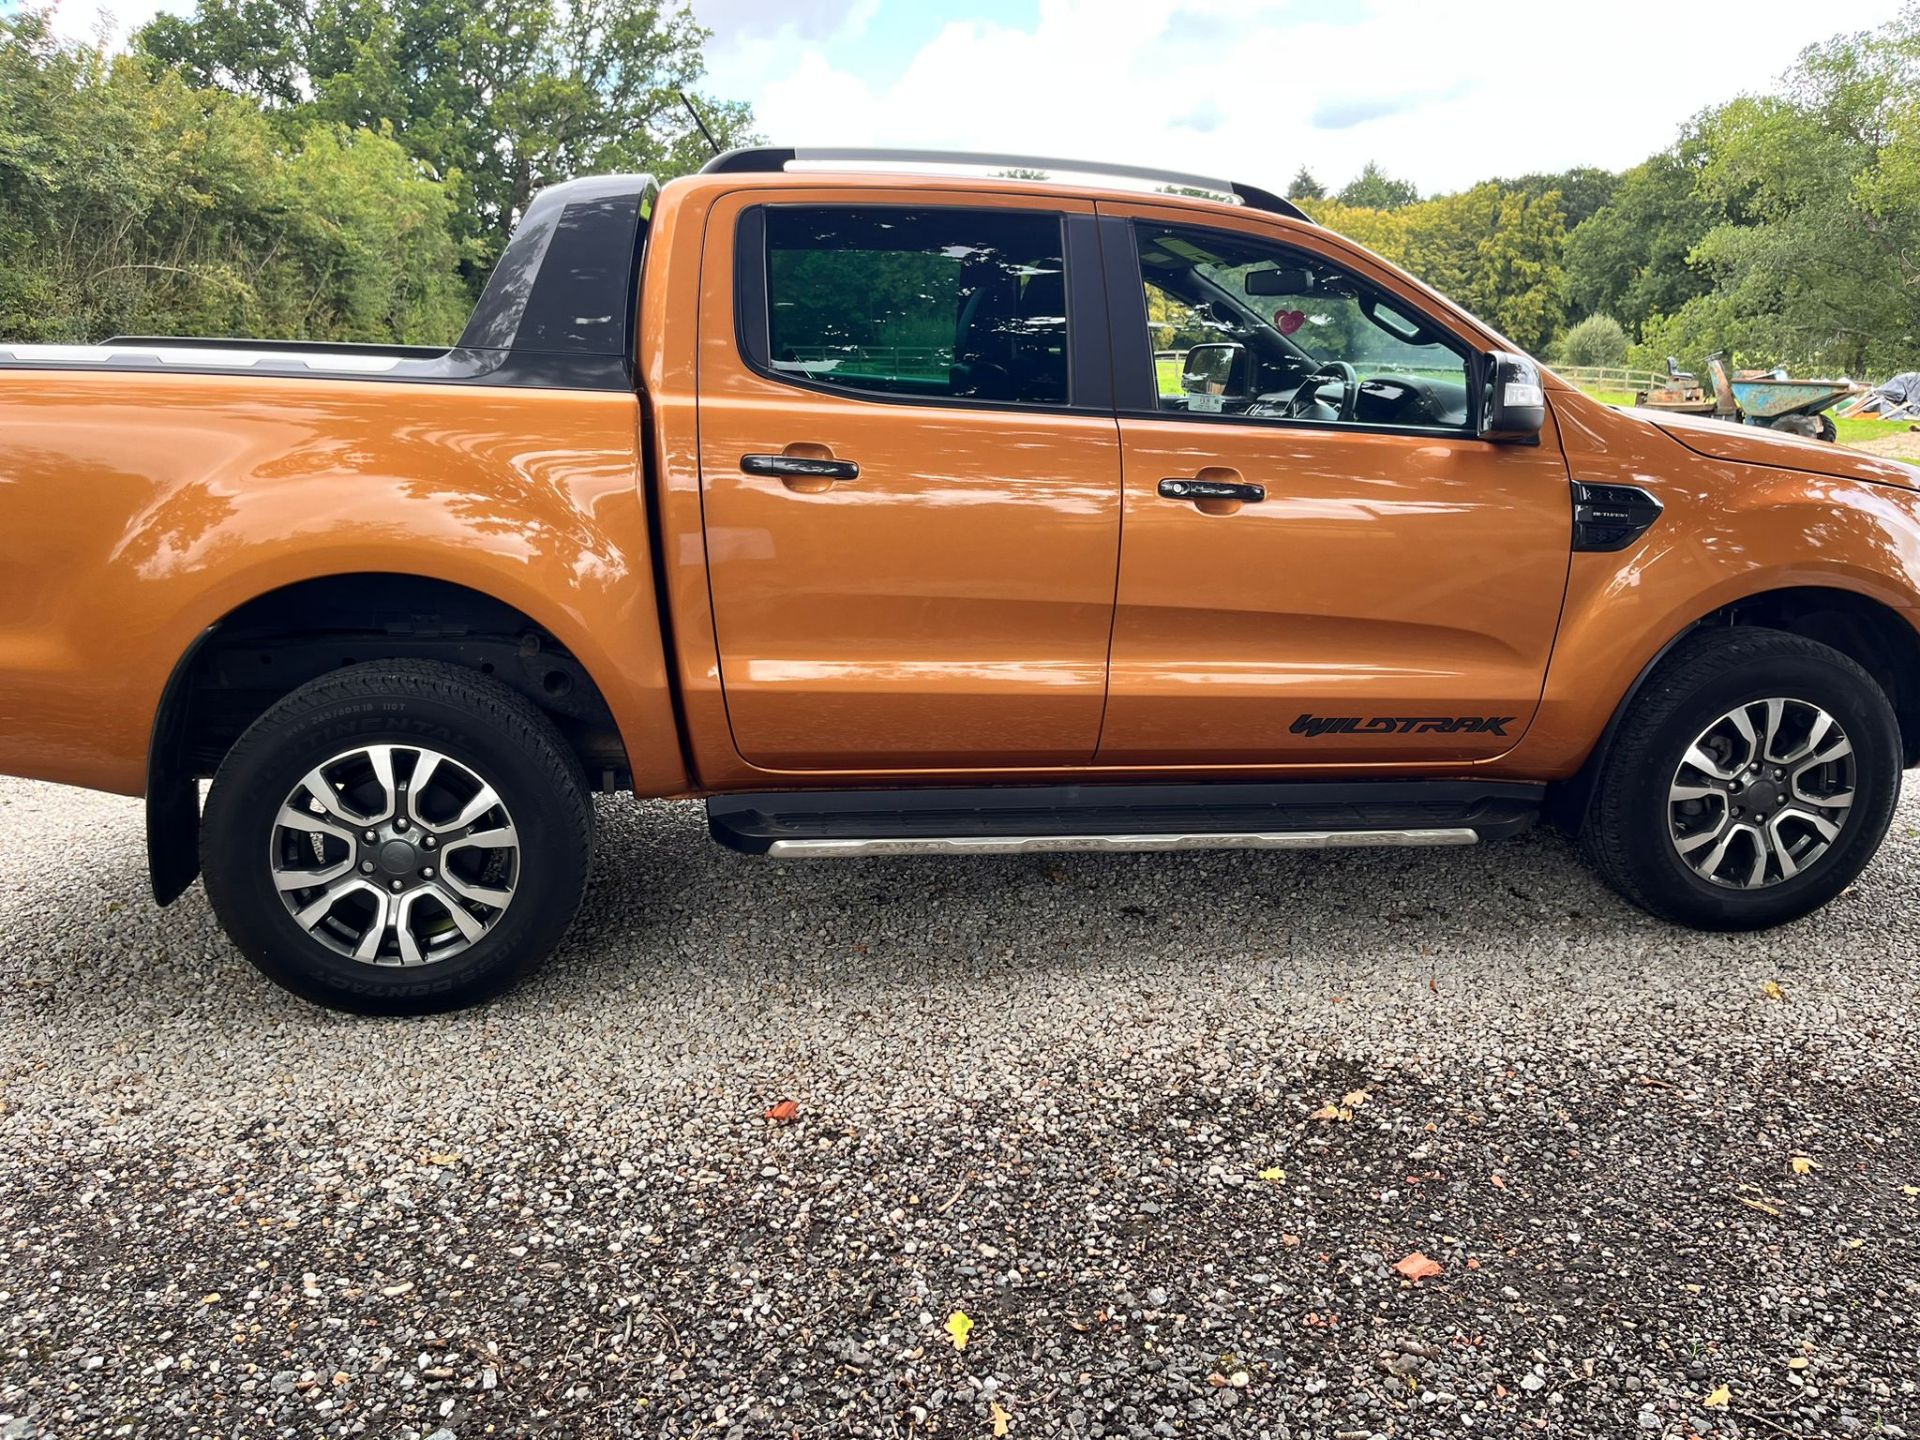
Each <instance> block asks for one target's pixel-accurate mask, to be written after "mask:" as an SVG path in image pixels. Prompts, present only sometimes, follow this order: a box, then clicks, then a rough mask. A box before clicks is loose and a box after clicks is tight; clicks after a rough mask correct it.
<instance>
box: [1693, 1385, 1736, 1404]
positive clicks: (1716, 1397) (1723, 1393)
mask: <svg viewBox="0 0 1920 1440" xmlns="http://www.w3.org/2000/svg"><path fill="white" fill-rule="evenodd" d="M1732 1399H1733V1392H1732V1391H1731V1390H1729V1389H1727V1387H1726V1386H1724V1385H1720V1386H1716V1387H1715V1389H1714V1392H1713V1393H1712V1394H1711V1395H1709V1396H1707V1398H1706V1399H1704V1400H1702V1401H1701V1402H1700V1403H1701V1404H1702V1405H1704V1406H1706V1407H1707V1409H1709V1410H1724V1409H1726V1408H1727V1404H1728V1402H1729V1401H1731V1400H1732Z"/></svg>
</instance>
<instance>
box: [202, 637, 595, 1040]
mask: <svg viewBox="0 0 1920 1440" xmlns="http://www.w3.org/2000/svg"><path fill="white" fill-rule="evenodd" d="M591 848H592V807H591V804H590V803H589V800H588V797H587V790H586V784H585V781H584V779H583V777H582V775H581V773H580V767H579V764H578V762H577V761H576V760H575V759H574V757H573V754H572V752H571V751H570V750H569V749H568V748H567V745H566V743H565V741H563V740H562V739H561V737H560V735H559V733H558V732H557V731H556V730H555V729H554V728H553V725H552V723H551V722H550V721H549V720H548V719H547V718H546V717H545V716H544V715H542V714H541V713H540V712H539V711H538V710H537V709H535V708H534V707H533V706H532V705H530V704H528V703H527V701H526V700H524V699H522V698H521V697H520V696H518V695H516V694H515V693H514V692H513V691H511V690H509V689H507V687H506V686H504V685H501V684H499V683H498V682H496V681H494V680H490V679H487V678H486V677H484V676H480V675H476V674H474V673H473V672H472V671H469V670H463V669H461V668H459V667H457V666H452V665H441V664H435V663H432V662H429V661H419V660H394V661H377V662H373V663H370V664H365V665H355V666H351V667H349V668H347V669H344V670H340V671H338V672H336V673H334V674H331V675H328V676H325V677H324V678H322V679H319V680H316V681H314V682H313V683H312V684H309V685H305V686H302V687H301V688H300V689H298V690H296V691H294V692H293V693H292V694H291V695H288V696H286V697H285V698H284V699H282V700H281V701H280V702H279V703H277V704H276V705H274V707H273V708H272V709H270V710H268V711H267V713H266V714H264V715H262V716H261V717H260V719H259V720H257V721H256V722H255V723H254V724H253V725H252V727H251V728H249V729H248V730H247V732H246V734H244V735H243V736H241V738H240V740H239V742H238V743H237V744H236V745H235V746H234V747H233V749H232V750H231V751H230V752H229V753H228V755H227V757H226V759H225V760H224V761H223V762H222V763H221V766H220V769H219V772H218V774H217V775H216V776H215V777H214V782H213V789H212V792H211V794H210V795H209V796H208V799H207V811H206V818H205V823H204V825H203V827H202V832H201V867H202V869H203V870H204V872H205V874H206V882H207V893H208V895H209V896H210V897H211V899H212V901H213V907H214V910H215V912H216V913H217V914H218V915H219V917H220V921H221V924H222V925H224V926H225V927H226V931H227V934H228V935H229V936H231V937H232V939H233V942H234V943H235V944H236V945H238V946H239V947H240V949H241V951H242V952H243V953H244V954H245V955H246V957H247V958H248V959H249V960H251V961H252V962H253V963H254V964H255V965H256V966H258V967H259V968H260V970H261V971H262V972H264V973H265V974H266V975H267V976H268V977H269V978H270V979H272V980H274V981H275V982H276V983H278V984H280V985H282V986H284V987H286V988H287V989H288V990H291V991H293V992H294V993H295V994H296V995H301V996H304V997H306V998H307V999H309V1000H313V1001H316V1002H317V1003H319V1004H322V1005H328V1006H332V1007H334V1008H335V1009H340V1010H352V1011H357V1012H359V1013H362V1014H380V1015H398V1014H417V1013H422V1012H427V1011H437V1010H452V1009H457V1008H459V1007H461V1006H465V1005H471V1004H474V1003H476V1002H478V1001H481V1000H485V999H488V998H490V997H492V996H494V995H497V994H499V993H500V992H501V991H503V990H505V989H506V988H507V987H508V986H510V985H512V984H513V983H514V982H515V981H517V980H519V979H520V978H521V977H522V976H524V975H525V974H527V973H528V972H529V971H530V970H532V969H533V968H534V967H535V966H536V965H538V964H539V963H540V961H541V960H542V959H544V958H545V957H546V955H547V953H548V952H549V951H550V950H551V949H552V948H553V947H554V945H555V944H557V943H558V942H559V939H560V937H561V935H562V934H563V933H564V932H565V930H566V928H567V925H568V923H569V921H571V919H572V918H573V913H574V911H575V909H576V908H577V907H578V905H579V902H580V895H581V892H582V890H583V889H584V887H585V884H586V878H587V871H588V864H589V859H590V855H591Z"/></svg>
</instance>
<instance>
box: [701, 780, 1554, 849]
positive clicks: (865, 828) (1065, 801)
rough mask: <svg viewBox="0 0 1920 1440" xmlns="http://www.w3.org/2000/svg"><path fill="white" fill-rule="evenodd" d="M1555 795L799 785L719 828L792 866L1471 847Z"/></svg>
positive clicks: (1432, 783)
mask: <svg viewBox="0 0 1920 1440" xmlns="http://www.w3.org/2000/svg"><path fill="white" fill-rule="evenodd" d="M1545 795H1546V787H1545V786H1544V785H1527V784H1519V783H1508V782H1498V781H1470V780H1424V781H1363V782H1359V783H1354V782H1347V781H1342V782H1334V783H1322V784H1316V783H1290V784H1278V785H1241V784H1214V785H1025V786H994V787H984V788H980V789H939V790H793V791H780V792H772V793H763V794H750V795H716V796H714V797H713V798H711V799H710V800H708V801H707V826H708V829H709V830H710V831H711V833H712V835H713V838H714V839H715V840H717V841H718V842H719V843H720V844H722V845H726V846H728V847H730V848H732V849H735V850H740V851H744V852H746V853H747V854H750V855H772V856H775V857H778V858H782V859H813V858H822V857H828V856H852V855H1030V854H1036V853H1041V852H1049V851H1157V850H1215V849H1218V850H1333V849H1346V848H1349V847H1356V846H1366V845H1397V846H1428V845H1472V844H1475V843H1477V842H1479V841H1481V840H1496V839H1501V838H1504V837H1505V836H1508V835H1512V834H1516V833H1518V832H1519V831H1521V830H1524V829H1526V828H1527V827H1528V826H1529V825H1531V824H1532V823H1533V821H1534V819H1535V818H1536V817H1537V816H1538V815H1539V812H1540V806H1541V803H1542V801H1543V799H1544V798H1545Z"/></svg>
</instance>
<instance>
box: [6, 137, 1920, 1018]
mask: <svg viewBox="0 0 1920 1440" xmlns="http://www.w3.org/2000/svg"><path fill="white" fill-rule="evenodd" d="M1016 166H1017V167H1021V170H1020V173H1023V174H1031V173H1032V172H1034V171H1042V172H1045V173H1046V174H1047V175H1049V176H1050V177H1051V178H1049V179H1045V180H1033V179H1024V178H1019V179H1017V178H1011V176H1010V175H1009V174H1007V173H1005V172H1007V171H1009V170H1012V169H1014V168H1015V167H1016ZM996 172H999V173H996ZM1917 624H1920V470H1916V469H1915V468H1914V467H1912V466H1908V465H1903V464H1899V463H1896V462H1893V461H1889V460H1883V459H1876V458H1873V457H1870V456H1867V455H1864V454H1854V453H1849V452H1847V451H1845V450H1840V449H1836V448H1834V447H1831V446H1825V445H1820V444H1818V443H1815V442H1810V441H1801V440H1796V439H1794V438H1792V437H1788V436H1782V435H1779V434H1776V433H1772V432H1763V431H1760V430H1757V429H1752V428H1744V427H1741V426H1737V425H1731V424H1726V423H1723V422H1720V421H1714V420H1692V421H1689V420H1686V419H1682V418H1676V417H1672V416H1664V415H1656V414H1650V413H1632V412H1625V411H1621V410H1616V409H1612V408H1609V407H1607V406H1604V405H1601V404H1598V403H1596V402H1595V401H1593V400H1591V399H1588V398H1586V397H1585V396H1583V395H1581V394H1580V393H1579V392H1578V391H1576V390H1574V389H1572V388H1571V387H1569V386H1567V385H1565V384H1563V383H1561V382H1560V381H1558V380H1557V379H1555V377H1554V376H1553V375H1552V374H1550V373H1547V372H1544V371H1542V370H1540V369H1539V368H1538V367H1537V366H1536V365H1535V364H1534V363H1533V362H1532V361H1530V360H1528V359H1527V358H1526V357H1524V356H1522V355H1520V354H1517V353H1515V352H1514V349H1513V347H1512V346H1511V345H1510V344H1509V343H1508V342H1506V341H1504V340H1502V338H1501V337H1500V336H1499V335H1497V334H1495V333H1494V332H1493V331H1491V330H1489V329H1488V328H1487V327H1486V326H1485V325H1483V324H1482V323H1480V322H1479V321H1477V320H1475V319H1474V318H1473V317H1472V316H1470V315H1468V314H1466V313H1464V312H1463V311H1461V310H1460V309H1459V307H1457V306H1455V305H1453V304H1452V303H1450V302H1449V301H1448V300H1446V299H1445V298H1444V297H1443V296H1441V295H1438V294H1436V293H1434V292H1433V291H1432V290H1430V289H1428V288H1426V287H1424V286H1423V285H1421V284H1420V283H1419V282H1417V281H1416V280H1414V279H1413V278H1411V277H1410V276H1408V275H1406V274H1404V273H1402V272H1401V271H1400V270H1398V269H1396V268H1395V267H1393V266H1392V265H1389V264H1387V263H1386V262H1384V261H1382V260H1381V259H1379V258H1378V257H1377V256H1374V255H1372V254H1370V253H1368V252H1367V251H1366V250H1364V249H1362V248H1361V247H1359V246H1357V245H1355V244H1353V243H1352V242H1350V241H1347V240H1344V239H1342V238H1341V237H1339V236H1337V235H1334V234H1332V233H1330V232H1328V231H1326V230H1324V229H1321V228H1319V227H1317V226H1315V225H1314V224H1313V223H1312V222H1311V221H1310V220H1309V219H1308V217H1307V216H1305V215H1304V214H1302V213H1301V212H1300V211H1299V210H1298V209H1297V208H1296V207H1295V206H1293V205H1292V204H1290V203H1289V202H1287V201H1285V200H1281V199H1279V198H1277V197H1275V196H1273V195H1270V194H1268V193H1266V192H1264V191H1262V190H1259V189H1257V188H1254V187H1251V186H1246V185H1238V184H1235V183H1233V182H1230V181H1225V180H1220V179H1211V178H1207V177H1199V176H1188V175H1171V174H1163V173H1157V172H1151V171H1144V170H1140V169H1136V168H1132V167H1123V166H1091V165H1086V164H1071V163H1067V162H1057V161H1032V160H1014V159H1012V158H1010V157H998V156H993V157H987V156H958V157H956V156H926V155H904V154H901V153H899V152H871V151H863V152H848V151H792V150H768V149H756V150H749V151H736V152H730V153H728V154H726V155H723V156H720V157H718V158H717V159H716V160H715V161H714V162H713V163H711V164H710V165H708V166H707V167H706V170H705V171H704V172H703V173H701V174H699V175H696V176H691V177H687V178H685V179H680V180H675V181H673V182H672V183H670V184H668V185H666V186H665V187H664V188H658V187H656V186H655V185H654V184H653V183H652V182H651V181H650V180H648V179H647V178H646V177H636V176H607V177H597V178H592V179H584V180H577V181H573V182H570V183H568V184H564V185H559V186H556V187H554V188H552V189H550V190H547V191H546V192H544V193H543V194H541V195H540V196H539V197H538V198H537V199H536V200H535V201H534V202H533V203H532V205H531V206H530V207H529V209H528V211H527V213H526V215H525V217H524V219H523V221H522V224H521V226H520V228H519V230H518V232H517V234H516V235H515V238H514V239H513V241H512V243H511V244H510V246H509V247H508V249H507V250H506V252H505V254H504V256H503V257H502V259H501V262H500V264H499V266H498V268H497V271H496V273H495V274H494V275H493V277H492V280H491V282H490V283H489V285H488V287H487V289H486V291H485V293H484V296H483V297H482V299H481V301H480V303H479V306H478V308H477V309H476V312H475V314H474V316H473V318H472V321H471V323H470V324H469V326H468V328H467V330H466V332H465V334H464V335H463V336H462V337H461V339H460V342H459V343H458V344H457V345H455V346H454V347H452V348H450V349H446V350H431V349H416V348H404V347H400V348H396V347H371V346H369V347H338V346H327V345H305V344H275V343H264V342H243V341H234V340H214V341H208V340H177V339H156V338H142V337H124V338H116V339H113V340H109V341H107V342H105V343H102V344H99V345H86V346H48V345H15V346H5V345H0V772H6V773H11V774H16V775H24V776H33V777H39V778H42V779H47V780H55V781H63V782H66V783H69V784H75V785H84V786H92V787H95V788H99V789H103V790H110V791H116V792H119V793H122V794H127V795H144V796H145V797H146V810H147V823H148V834H149V852H150V862H151V870H152V879H153V886H154V892H155V896H156V898H157V899H158V900H159V901H160V902H161V903H163V904H164V903H166V902H168V901H170V900H172V899H173V898H174V897H176V896H177V895H179V894H180V893H181V892H182V891H183V890H184V889H185V888H186V887H187V886H189V885H190V884H191V883H192V881H193V880H194V878H195V876H196V874H204V876H205V881H206V886H207V890H208V894H209V895H210V897H211V900H212V903H213V905H214V907H215V909H216V910H217V912H218V914H219V916H220V918H221V921H222V923H223V924H224V925H225V927H226V929H227V931H228V933H229V934H230V935H231V936H232V937H233V939H234V941H235V942H236V944H237V945H238V946H239V948H240V949H241V950H243V951H244V952H245V953H246V954H247V955H248V956H249V957H250V958H251V959H252V960H253V961H254V963H255V964H257V965H258V966H260V968H261V969H262V970H264V971H265V972H266V973H267V974H269V975H270V976H272V977H273V978H274V979H275V980H277V981H279V982H280V983H282V984H284V985H286V986H288V987H289V988H291V989H293V990H295V991H297V992H298V993H300V994H302V995H305V996H308V997H311V998H312V999H315V1000H318V1001H320V1002H323V1003H326V1004H331V1005H335V1006H339V1007H342V1008H347V1009H354V1010H361V1011H374V1012H396V1011H410V1010H428V1009H437V1008H447V1007H451V1006H455V1005H460V1004H465V1003H470V1002H472V1001H475V1000H478V999H481V998H484V997H486V996H488V995H491V994H494V993H496V992H498V991H499V990H501V989H503V988H504V987H505V986H507V985H508V984H510V983H511V982H512V981H513V980H514V979H515V978H516V977H518V976H520V975H522V974H524V973H525V972H526V971H527V970H528V969H529V968H530V967H531V966H533V965H534V964H536V963H537V962H538V961H539V960H540V959H541V958H542V957H543V956H544V955H545V954H546V953H547V952H548V951H549V950H551V949H552V948H553V946H554V945H555V944H556V943H557V942H558V941H559V939H560V937H561V934H562V932H563V931H564V930H565V928H566V926H567V925H568V923H569V921H570V920H571V918H572V916H573V913H574V910H575V908H576V905H577V903H578V901H579V899H580V895H581V890H582V887H583V886H584V884H585V883H586V878H587V873H588V862H589V853H590V845H591V839H592V821H593V813H592V808H591V805H590V803H589V795H590V792H592V791H593V790H595V789H599V790H608V791H613V790H621V791H633V792H637V793H638V794H640V795H644V796H704V797H706V803H707V808H708V816H709V821H710V826H711V830H712V833H713V836H714V838H715V839H716V840H719V841H720V842H722V843H724V844H727V845H731V846H733V847H735V848H736V849H739V850H742V851H747V852H750V853H763V854H767V855H772V856H776V857H782V858H799V857H812V856H835V855H876V854H881V855H899V854H918V853H929V852H930V853H939V854H956V853H957V854H967V853H983V854H1000V853H1008V852H1025V851H1032V850H1042V849H1070V850H1105V849H1145V850H1163V849H1178V848H1185V847H1197V846H1242V847H1271V848H1279V849H1293V848H1313V847H1326V846H1347V845H1368V844H1386V845H1455V844H1469V843H1472V842H1474V841H1477V840H1483V839H1491V838H1495V837H1498V836H1502V835H1505V834H1508V833H1510V832H1513V831H1515V830H1518V829H1520V828H1522V827H1524V826H1526V825H1527V824H1529V823H1531V822H1532V821H1533V820H1534V819H1535V818H1536V817H1538V816H1541V815H1542V814H1545V815H1548V816H1549V817H1550V818H1554V819H1556V820H1558V821H1559V822H1561V823H1564V824H1565V825H1567V826H1569V827H1570V828H1573V829H1577V830H1579V831H1580V832H1582V834H1583V836H1584V841H1585V844H1586V847H1587V850H1588V852H1589V854H1590V855H1591V857H1592V859H1593V860H1594V862H1595V863H1596V864H1597V865H1598V867H1599V869H1600V871H1601V872H1602V873H1603V874H1604V875H1605V876H1606V878H1607V879H1608V880H1609V881H1610V882H1611V883H1612V884H1613V885H1614V886H1615V887H1616V888H1618V889H1619V891H1620V892H1621V893H1622V894H1623V895H1625V896H1626V897H1627V898H1628V899H1630V900H1631V901H1633V902H1634V903H1636V904H1638V905H1641V906H1643V907H1645V908H1646V909H1648V910H1650V911H1652V912H1653V913H1654V914H1656V915H1659V916H1662V917H1665V918H1667V919H1669V920H1672V921H1676V922H1679V923H1681V924H1688V925H1695V926H1704V927H1716V928H1737V927H1760V926H1767V925H1773V924H1777V923H1779V922H1782V921H1785V920H1789V919H1792V918H1794V917H1797V916H1801V915H1805V914H1806V913H1807V912H1809V911H1811V910H1813V909H1815V908H1816V907H1818V906H1820V905H1821V904H1823V903H1824V902H1825V901H1827V900H1828V899H1830V898H1831V897H1832V896H1834V895H1835V894H1836V893H1837V892H1838V891H1839V890H1840V889H1841V888H1842V887H1843V886H1845V885H1846V884H1847V883H1848V882H1849V881H1851V880H1852V879H1853V878H1854V877H1855V876H1856V875H1857V874H1858V873H1859V872H1860V870H1861V869H1862V867H1863V866H1864V865H1865V864H1866V863H1867V861H1868V859H1869V858H1870V857H1871V856H1872V855H1873V853H1874V851H1875V849H1876V848H1877V847H1878V845H1879V844H1880V842H1881V839H1882V837H1883V835H1884V834H1885V832H1886V829H1887V825H1888V822H1889V818H1890V815H1891V812H1892V809H1893V805H1894V802H1895V799H1896V796H1897V794H1898V791H1899V786H1900V779H1901V772H1902V770H1903V768H1904V767H1905V766H1907V765H1909V764H1912V763H1914V762H1915V761H1916V759H1920V633H1917V632H1916V625H1917ZM206 778H211V780H212V786H211V789H210V790H209V791H208V793H207V798H206V804H205V812H204V815H203V814H202V811H201V805H200V795H201V790H200V781H201V780H203V779H206Z"/></svg>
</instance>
